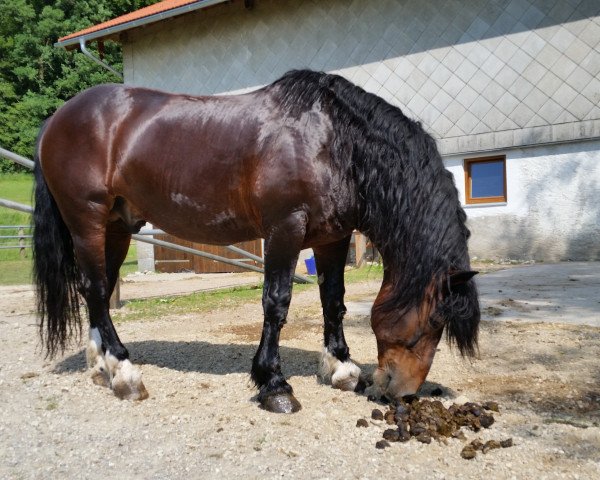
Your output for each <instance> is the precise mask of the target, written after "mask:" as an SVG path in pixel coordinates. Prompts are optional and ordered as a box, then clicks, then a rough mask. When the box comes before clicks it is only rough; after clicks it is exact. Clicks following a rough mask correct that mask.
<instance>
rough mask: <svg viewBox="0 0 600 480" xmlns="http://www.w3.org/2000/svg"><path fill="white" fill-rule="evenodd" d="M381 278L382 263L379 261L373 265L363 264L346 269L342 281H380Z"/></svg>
mask: <svg viewBox="0 0 600 480" xmlns="http://www.w3.org/2000/svg"><path fill="white" fill-rule="evenodd" d="M382 279H383V265H382V264H381V263H378V264H374V265H365V266H364V267H360V268H352V269H349V270H346V273H345V274H344V281H345V282H346V283H354V282H365V281H367V280H369V281H371V280H376V281H380V280H382Z"/></svg>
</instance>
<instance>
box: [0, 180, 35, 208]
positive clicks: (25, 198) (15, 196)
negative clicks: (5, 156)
mask: <svg viewBox="0 0 600 480" xmlns="http://www.w3.org/2000/svg"><path fill="white" fill-rule="evenodd" d="M32 190H33V175H32V174H30V173H11V174H8V173H4V174H0V192H1V193H0V196H1V197H2V198H6V199H8V200H12V201H13V202H19V203H24V204H25V205H31V204H32V197H31V192H32Z"/></svg>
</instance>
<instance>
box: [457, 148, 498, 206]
mask: <svg viewBox="0 0 600 480" xmlns="http://www.w3.org/2000/svg"><path fill="white" fill-rule="evenodd" d="M465 199H466V203H495V202H506V157H504V156H501V157H486V158H472V159H468V160H465Z"/></svg>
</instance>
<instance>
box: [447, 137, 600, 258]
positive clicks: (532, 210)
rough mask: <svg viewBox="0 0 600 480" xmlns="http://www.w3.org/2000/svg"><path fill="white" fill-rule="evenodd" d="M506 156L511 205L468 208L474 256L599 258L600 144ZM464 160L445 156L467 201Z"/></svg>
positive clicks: (517, 151)
mask: <svg viewBox="0 0 600 480" xmlns="http://www.w3.org/2000/svg"><path fill="white" fill-rule="evenodd" d="M503 153H505V154H506V177H507V202H506V204H501V205H495V206H494V205H489V206H486V205H483V206H477V205H465V211H466V212H467V215H468V217H469V228H470V229H471V232H472V237H471V241H470V244H469V251H470V253H471V256H477V257H479V258H511V259H524V260H529V259H534V260H544V261H557V260H600V141H593V142H581V143H572V144H566V145H561V146H553V147H551V148H550V147H534V148H526V149H515V150H509V151H506V152H503ZM464 158H465V157H462V156H454V157H447V158H445V163H446V167H447V168H448V170H450V171H451V172H452V174H453V175H454V177H455V181H456V186H457V187H458V190H459V192H460V196H461V200H462V201H463V203H464V198H465V180H464V169H463V159H464Z"/></svg>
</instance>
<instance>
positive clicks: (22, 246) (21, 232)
mask: <svg viewBox="0 0 600 480" xmlns="http://www.w3.org/2000/svg"><path fill="white" fill-rule="evenodd" d="M18 235H19V255H21V257H23V258H24V257H25V256H26V254H25V237H24V235H25V230H23V227H19V233H18Z"/></svg>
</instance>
